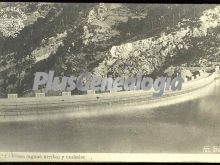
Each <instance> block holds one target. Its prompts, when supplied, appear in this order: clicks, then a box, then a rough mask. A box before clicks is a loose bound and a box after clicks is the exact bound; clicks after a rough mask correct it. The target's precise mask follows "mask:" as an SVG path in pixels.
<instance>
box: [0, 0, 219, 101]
mask: <svg viewBox="0 0 220 165" xmlns="http://www.w3.org/2000/svg"><path fill="white" fill-rule="evenodd" d="M9 5H13V6H15V7H17V8H20V9H21V10H22V11H23V12H24V13H25V14H26V15H27V18H28V19H27V20H26V21H25V22H24V24H25V27H24V29H23V30H21V31H20V34H18V36H17V37H16V38H12V37H4V36H3V35H2V34H1V33H0V35H1V36H0V76H1V77H0V96H1V97H3V96H5V95H6V94H7V93H14V92H16V93H19V95H23V94H24V93H25V91H30V90H31V88H32V85H33V78H34V73H35V72H37V71H48V70H55V73H56V74H57V75H70V74H75V75H77V74H79V73H80V72H83V71H90V72H93V73H94V74H99V75H113V76H117V75H118V74H124V75H129V76H131V75H135V74H137V73H139V72H144V73H145V74H151V75H158V74H161V73H162V70H164V69H165V68H167V67H168V66H170V65H181V64H184V63H187V64H194V63H195V62H198V61H199V60H202V59H212V60H216V58H218V57H219V51H220V50H219V39H220V38H219V37H220V36H219V35H218V34H219V30H220V28H219V25H220V7H219V6H218V5H191V4H190V5H172V4H169V5H168V4H167V5H165V4H164V5H163V4H110V3H108V4H103V3H100V4H98V3H96V4H95V3H91V4H89V3H87V4H86V3H83V4H80V3H75V4H74V3H71V4H70V3H68V4H64V3H62V4H61V3H60V4H59V3H55V4H54V3H1V5H0V9H1V8H4V7H7V6H9Z"/></svg>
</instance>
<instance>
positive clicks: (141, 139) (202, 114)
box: [0, 81, 220, 153]
mask: <svg viewBox="0 0 220 165" xmlns="http://www.w3.org/2000/svg"><path fill="white" fill-rule="evenodd" d="M219 84H220V83H219V81H218V82H217V83H216V86H215V90H214V92H213V93H212V94H211V95H209V96H207V97H203V98H200V99H197V100H193V101H188V102H185V103H181V104H177V105H172V106H168V107H163V108H157V109H151V110H146V111H133V112H132V113H130V114H117V115H108V116H102V117H92V118H84V119H65V120H64V119H59V120H50V121H49V120H43V121H35V122H20V123H1V124H0V130H1V134H0V151H26V152H28V151H32V152H138V153H141V152H155V153H158V152H166V153H168V152H180V153H201V152H202V149H203V146H207V145H210V146H213V145H215V146H216V145H219V146H220V140H219V137H220V129H219V128H220V120H219V118H220V110H219V107H220V100H219V96H220V87H219V86H218V85H219Z"/></svg>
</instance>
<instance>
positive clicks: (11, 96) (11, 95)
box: [8, 94, 18, 99]
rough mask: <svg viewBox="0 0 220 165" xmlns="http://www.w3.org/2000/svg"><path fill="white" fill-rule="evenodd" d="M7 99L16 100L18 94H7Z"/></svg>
mask: <svg viewBox="0 0 220 165" xmlns="http://www.w3.org/2000/svg"><path fill="white" fill-rule="evenodd" d="M8 98H9V99H16V98H18V94H8Z"/></svg>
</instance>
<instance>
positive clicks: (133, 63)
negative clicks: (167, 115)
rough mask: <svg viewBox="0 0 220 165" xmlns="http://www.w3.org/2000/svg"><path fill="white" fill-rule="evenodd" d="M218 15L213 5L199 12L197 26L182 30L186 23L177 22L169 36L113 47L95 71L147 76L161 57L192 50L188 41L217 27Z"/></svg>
mask: <svg viewBox="0 0 220 165" xmlns="http://www.w3.org/2000/svg"><path fill="white" fill-rule="evenodd" d="M219 15H220V6H217V7H215V8H214V9H209V10H205V11H204V12H203V14H202V16H201V17H200V18H199V19H198V21H197V22H196V23H197V26H198V27H190V26H187V27H185V26H186V24H184V23H183V22H179V25H180V26H178V27H176V31H173V32H172V33H167V34H165V33H162V34H161V35H160V36H159V37H157V36H156V37H150V38H147V39H143V40H138V41H135V42H131V43H126V44H122V45H119V46H113V47H112V48H111V49H110V50H109V53H108V57H107V58H106V59H105V60H103V62H102V63H101V64H100V65H99V67H97V68H96V69H95V72H96V74H100V75H105V74H107V73H106V72H108V71H109V70H111V71H112V72H113V73H117V74H128V73H130V74H137V73H139V72H140V71H142V72H144V73H146V74H151V73H152V72H154V71H155V70H156V69H157V68H160V67H162V66H163V65H164V60H163V58H166V57H168V56H169V57H172V56H177V55H178V54H177V52H178V50H181V49H185V50H187V49H188V48H189V47H192V45H191V44H190V41H191V39H192V38H198V37H204V36H206V35H207V31H208V30H209V29H212V28H216V27H218V26H220V17H219ZM106 68H107V69H106Z"/></svg>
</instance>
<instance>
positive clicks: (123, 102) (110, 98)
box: [0, 74, 218, 122]
mask: <svg viewBox="0 0 220 165" xmlns="http://www.w3.org/2000/svg"><path fill="white" fill-rule="evenodd" d="M205 80H206V81H204V78H202V79H198V80H195V81H192V82H187V83H186V84H185V85H184V86H183V89H182V91H175V92H173V91H166V92H165V94H164V95H163V96H162V97H160V98H152V92H153V91H128V92H118V93H106V94H105V93H103V94H91V95H80V97H79V98H76V97H77V96H76V95H74V96H69V97H62V96H61V97H60V96H54V97H53V99H51V97H45V98H36V99H35V100H34V101H32V102H28V101H31V99H33V98H18V99H16V102H14V103H10V99H5V101H6V100H7V101H6V102H5V101H2V100H0V107H1V109H0V122H9V121H33V120H42V119H51V120H55V119H62V118H83V117H92V116H100V115H109V114H117V113H119V114H123V113H125V112H126V113H129V112H134V111H137V110H147V109H153V108H158V107H164V106H170V105H174V104H177V103H182V102H186V101H190V100H193V99H197V98H200V97H203V96H206V95H208V94H210V93H211V92H213V90H210V89H214V85H215V82H216V81H218V80H215V74H212V75H210V76H208V77H206V78H205ZM201 82H202V84H201ZM192 85H193V86H192ZM128 93H129V94H128ZM48 98H49V99H48ZM97 98H99V99H97ZM25 100H26V101H25ZM51 100H53V101H51ZM11 101H12V100H11ZM22 101H23V102H22ZM48 105H49V106H48ZM2 108H4V109H3V110H2Z"/></svg>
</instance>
